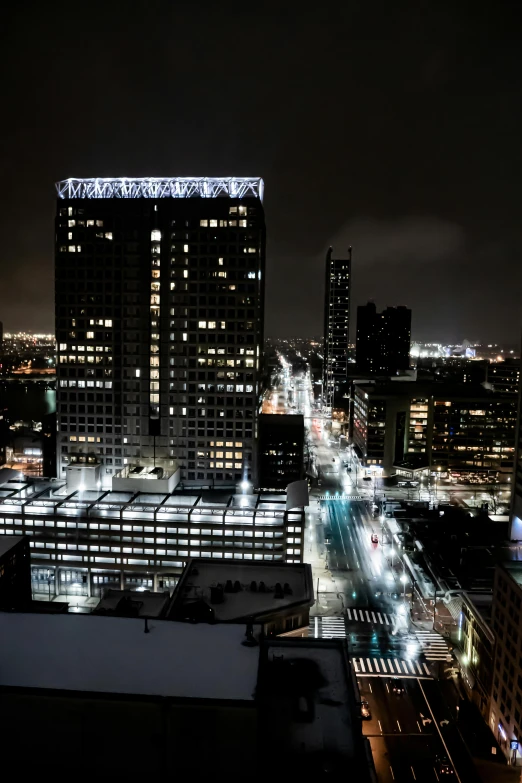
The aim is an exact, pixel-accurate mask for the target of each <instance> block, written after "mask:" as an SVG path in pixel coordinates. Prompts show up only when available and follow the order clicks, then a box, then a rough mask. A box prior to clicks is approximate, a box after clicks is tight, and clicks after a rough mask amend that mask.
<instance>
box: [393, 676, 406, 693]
mask: <svg viewBox="0 0 522 783" xmlns="http://www.w3.org/2000/svg"><path fill="white" fill-rule="evenodd" d="M392 691H393V692H394V693H396V694H397V695H398V696H400V694H401V693H404V685H403V684H402V682H401V681H400V680H399V678H398V677H393V678H392Z"/></svg>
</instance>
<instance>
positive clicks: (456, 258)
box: [0, 3, 522, 342]
mask: <svg viewBox="0 0 522 783" xmlns="http://www.w3.org/2000/svg"><path fill="white" fill-rule="evenodd" d="M21 13H22V11H19V10H14V9H13V10H11V11H10V13H8V16H7V19H6V30H7V31H9V30H10V29H11V30H12V32H13V34H12V35H10V36H9V35H8V36H7V40H6V47H5V56H6V57H7V58H8V59H9V58H10V59H11V60H13V59H14V58H15V57H16V60H17V61H20V62H22V63H23V66H22V67H19V68H17V69H15V70H14V71H13V73H12V74H11V76H10V80H9V83H8V85H7V104H8V107H10V117H11V118H12V121H11V122H10V123H9V126H8V127H5V128H4V129H3V134H4V149H5V150H6V153H7V154H6V160H5V163H4V169H3V173H4V188H5V191H4V192H6V193H8V198H6V205H5V208H4V210H3V212H2V216H1V217H0V221H1V226H0V230H1V231H2V237H3V247H4V258H5V263H4V269H5V271H4V275H5V277H4V285H3V286H2V292H1V293H0V318H1V320H3V322H4V325H5V329H6V330H8V331H16V330H18V329H20V328H24V327H26V328H31V329H34V330H35V331H48V330H50V329H51V327H52V319H53V301H52V300H53V289H52V263H53V252H52V245H53V235H52V230H49V226H50V217H51V215H52V211H53V202H54V196H55V193H54V187H53V185H54V182H56V181H58V180H60V179H61V178H64V177H68V176H71V175H73V176H74V175H75V176H84V177H89V176H94V175H96V174H102V175H106V176H116V175H128V176H130V175H132V176H139V175H146V174H155V175H165V174H167V175H168V174H185V175H193V174H196V175H198V174H206V173H208V174H209V175H227V174H233V173H234V174H239V175H256V176H261V177H263V178H264V180H265V182H266V186H267V193H269V194H270V195H269V197H268V198H267V200H266V204H265V207H266V219H267V225H269V226H270V232H269V236H268V247H267V308H266V323H267V329H266V333H267V335H275V334H280V335H287V334H295V333H302V334H310V335H311V334H315V333H319V332H320V331H321V322H322V307H321V304H322V297H323V274H322V270H323V260H324V254H325V252H326V250H327V248H328V246H329V245H333V246H334V247H348V246H349V245H351V246H353V248H354V265H353V298H352V303H353V307H357V305H358V304H362V303H364V301H366V300H367V299H368V298H373V299H375V300H378V301H379V302H380V303H381V305H382V306H386V305H388V304H404V305H406V306H408V307H411V309H412V310H413V314H414V338H415V339H419V340H430V339H433V338H434V337H435V336H436V335H439V333H440V339H442V340H444V341H446V342H455V341H457V340H459V339H463V338H464V337H468V338H469V339H472V340H475V339H481V340H484V339H486V338H487V339H488V340H489V341H504V340H513V339H514V338H518V326H516V329H514V328H513V324H518V323H519V321H520V315H521V310H520V304H519V302H518V300H517V295H516V292H517V290H518V287H519V285H520V283H521V282H522V280H521V272H520V271H519V270H520V265H519V264H518V258H519V257H520V254H521V252H522V238H521V235H520V229H519V227H518V215H517V206H516V204H517V192H518V181H519V179H520V155H519V152H518V143H517V139H516V135H515V134H514V133H512V130H511V129H512V128H513V127H515V125H516V124H517V120H519V118H520V107H519V105H518V99H517V87H516V81H515V74H516V72H517V70H518V68H517V64H518V62H519V58H520V53H519V52H518V51H517V49H516V46H515V44H514V42H513V41H512V39H511V33H510V30H511V29H514V24H512V22H513V20H512V19H511V12H510V9H509V7H508V6H507V5H506V4H500V5H499V6H498V7H496V8H495V9H490V11H489V12H488V13H486V12H485V11H481V10H480V9H476V8H475V9H474V12H473V15H470V14H468V13H467V12H466V9H464V8H460V7H458V8H453V7H452V8H450V9H444V8H441V7H440V4H435V3H428V5H423V7H422V8H414V7H411V8H409V9H404V10H400V11H399V10H397V9H392V8H390V7H388V6H385V5H384V4H382V5H381V6H380V7H372V9H371V10H370V9H364V8H357V9H353V8H350V7H347V6H346V5H345V4H337V3H334V4H333V5H332V4H330V5H329V7H328V9H324V10H322V11H317V10H315V11H314V13H313V14H312V13H307V12H305V11H301V13H300V15H299V16H298V17H293V16H292V14H291V13H289V14H288V16H286V17H284V18H281V16H280V14H277V16H276V15H275V14H271V13H270V12H266V13H264V14H263V15H261V14H257V13H256V12H255V11H251V10H245V9H242V11H241V13H240V14H237V15H230V18H229V16H228V15H225V16H223V15H221V14H219V13H217V12H215V11H213V10H209V12H208V13H207V14H204V15H201V14H199V13H198V12H197V9H196V8H190V9H188V8H181V9H180V8H177V9H171V7H170V6H167V5H166V4H165V5H163V4H162V3H160V4H159V6H155V8H154V10H151V11H150V12H146V13H145V16H144V15H143V14H141V13H139V14H138V13H134V12H128V9H126V13H125V23H124V26H123V27H122V18H123V17H122V14H121V6H120V4H119V3H115V4H113V5H112V6H111V7H110V8H106V9H104V25H103V29H101V28H100V25H99V24H98V20H97V19H96V18H95V15H94V16H93V18H83V17H82V19H81V24H79V21H80V20H79V17H78V13H77V12H76V11H75V9H67V10H66V11H65V12H64V13H61V14H57V15H56V18H55V19H53V23H52V24H50V23H49V22H48V20H47V18H46V15H45V12H44V10H43V9H40V8H38V7H36V6H35V8H34V13H32V14H28V15H27V14H24V17H21V16H20V14H21ZM148 14H150V15H148ZM22 28H23V30H24V35H23V36H22V37H20V36H19V35H17V34H16V31H17V30H19V29H22ZM144 29H149V30H151V31H153V30H157V31H158V33H159V31H160V30H161V31H162V33H163V31H167V34H168V31H171V32H172V34H173V35H175V38H176V47H175V53H174V51H172V52H167V51H165V52H164V53H162V54H161V55H160V56H159V59H158V54H157V49H156V47H155V45H153V44H152V40H153V39H152V38H149V37H147V36H145V37H143V30H144ZM42 30H45V35H43V36H42V35H41V31H42ZM116 31H117V33H118V35H116V34H115V33H116ZM150 35H152V32H151V33H150ZM225 37H226V39H227V40H230V41H237V42H238V46H239V45H241V43H240V42H241V41H245V40H248V42H249V43H248V46H249V47H250V49H251V50H252V51H255V52H256V53H257V55H256V57H255V58H251V60H250V61H249V63H248V65H245V66H238V65H237V58H236V53H235V46H230V47H226V51H223V47H222V45H221V43H222V40H224V38H225ZM457 42H458V46H457ZM15 47H16V48H15ZM138 50H140V51H143V52H144V53H146V52H147V51H149V50H151V52H152V50H153V51H154V56H150V57H147V56H144V57H142V58H140V61H139V63H138V62H135V63H134V62H132V63H128V65H127V66H126V67H125V68H123V67H122V66H121V64H120V63H122V62H124V61H125V60H126V59H127V57H126V53H127V52H128V51H138ZM456 50H457V51H458V52H459V56H458V57H456V55H455V51H456ZM78 51H82V56H81V57H78V56H77V52H78ZM310 52H312V53H313V56H311V57H310V56H309V53H310ZM72 62H74V68H71V67H70V64H71V63H72ZM36 70H38V73H39V79H38V80H35V79H34V78H33V76H34V73H35V71H36ZM151 85H152V86H151ZM499 85H501V89H499ZM78 94H82V95H85V96H87V95H88V96H89V102H88V108H84V107H83V105H79V104H78V100H77V96H78ZM230 101H233V102H234V104H235V105H236V106H237V109H236V110H235V111H233V112H230V111H228V109H227V102H230ZM139 106H141V107H144V106H151V107H152V110H151V111H139V110H138V111H137V110H136V108H137V107H139ZM159 107H161V108H159ZM180 107H182V110H180ZM129 116H132V118H133V120H132V123H129V121H128V118H129ZM102 117H103V122H102V123H101V124H100V121H99V120H100V118H102ZM65 118H67V121H65ZM329 118H331V119H329ZM325 120H326V121H325ZM28 181H30V186H28V184H27V183H28ZM491 269H494V271H495V278H494V284H493V286H492V284H491V283H492V276H491ZM297 283H298V284H297ZM492 290H493V291H494V295H493V296H492V295H491V291H492ZM289 291H292V292H293V295H292V296H291V297H289V296H288V292H289ZM14 293H15V294H16V295H13V294H14ZM484 312H490V313H491V317H490V318H487V319H484V318H483V313H484ZM353 329H354V325H353V324H352V329H351V331H352V335H353ZM514 331H515V332H516V334H513V332H514Z"/></svg>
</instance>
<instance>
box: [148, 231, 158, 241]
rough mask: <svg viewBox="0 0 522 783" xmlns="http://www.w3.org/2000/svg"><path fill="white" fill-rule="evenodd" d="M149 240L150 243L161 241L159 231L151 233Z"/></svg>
mask: <svg viewBox="0 0 522 783" xmlns="http://www.w3.org/2000/svg"><path fill="white" fill-rule="evenodd" d="M150 238H151V241H152V242H159V241H160V240H161V231H158V230H154V231H151V232H150Z"/></svg>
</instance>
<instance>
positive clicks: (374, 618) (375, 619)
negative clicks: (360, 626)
mask: <svg viewBox="0 0 522 783" xmlns="http://www.w3.org/2000/svg"><path fill="white" fill-rule="evenodd" d="M372 617H373V622H374V623H376V622H377V618H376V617H375V614H374V613H373V612H372Z"/></svg>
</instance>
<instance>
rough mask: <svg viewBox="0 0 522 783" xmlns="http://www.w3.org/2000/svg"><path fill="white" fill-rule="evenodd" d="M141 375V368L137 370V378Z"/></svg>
mask: <svg viewBox="0 0 522 783" xmlns="http://www.w3.org/2000/svg"><path fill="white" fill-rule="evenodd" d="M140 375H141V370H136V378H139V377H140Z"/></svg>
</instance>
